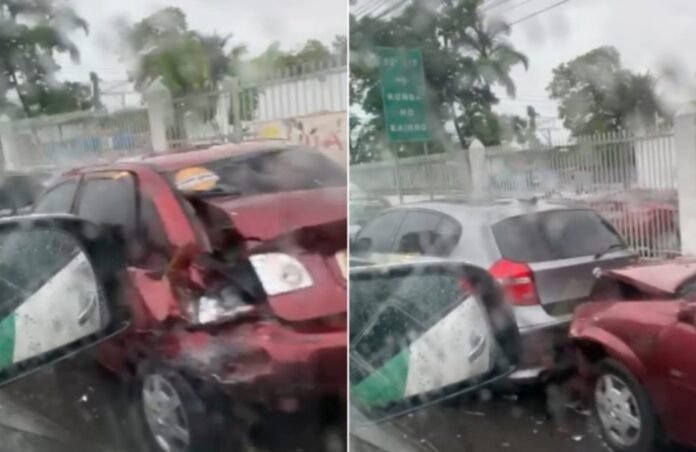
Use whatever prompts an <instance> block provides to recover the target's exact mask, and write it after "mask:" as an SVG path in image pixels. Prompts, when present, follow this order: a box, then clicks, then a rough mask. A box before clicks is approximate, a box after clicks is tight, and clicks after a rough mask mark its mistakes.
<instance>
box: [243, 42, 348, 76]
mask: <svg viewBox="0 0 696 452" xmlns="http://www.w3.org/2000/svg"><path fill="white" fill-rule="evenodd" d="M347 52H348V49H347V39H346V37H345V36H336V37H335V38H334V41H333V42H332V43H331V46H330V47H329V46H327V45H325V44H324V43H323V42H321V41H319V40H316V39H310V40H308V41H307V42H305V44H304V45H303V46H302V48H300V49H299V50H297V51H292V50H283V49H282V46H281V43H280V42H277V41H276V42H274V43H272V44H271V45H270V46H268V48H267V49H266V50H265V51H264V52H263V53H261V54H260V55H258V56H256V57H255V58H252V59H251V60H250V61H249V62H248V64H246V65H245V70H246V71H247V73H248V74H249V76H251V77H260V78H263V77H268V76H277V75H282V74H287V75H294V74H299V73H304V72H309V71H312V70H314V69H317V68H321V67H324V66H326V65H327V64H337V65H338V64H339V63H340V62H345V61H346V59H347Z"/></svg>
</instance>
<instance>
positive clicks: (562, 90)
mask: <svg viewBox="0 0 696 452" xmlns="http://www.w3.org/2000/svg"><path fill="white" fill-rule="evenodd" d="M547 90H548V92H549V94H550V97H551V98H552V99H555V100H557V101H558V103H559V107H558V113H559V116H560V117H561V118H562V119H563V125H564V126H565V127H566V128H567V129H569V130H570V131H571V132H572V134H573V135H575V136H578V135H586V134H594V133H606V132H616V131H620V130H630V129H636V128H638V129H640V128H650V127H653V126H655V125H657V124H658V123H660V122H662V121H664V120H665V118H666V114H665V109H664V107H663V106H662V105H661V103H660V100H659V99H658V97H657V95H656V93H655V79H654V77H653V76H652V75H651V74H649V73H634V72H631V71H630V70H628V69H625V68H624V67H623V66H622V64H621V56H620V55H619V52H618V51H617V50H616V49H615V48H614V47H599V48H596V49H594V50H591V51H589V52H587V53H586V54H584V55H580V56H579V57H576V58H574V59H572V60H570V61H568V62H566V63H562V64H561V65H559V66H558V67H556V68H555V69H554V70H553V79H552V80H551V83H550V84H549V86H548V88H547Z"/></svg>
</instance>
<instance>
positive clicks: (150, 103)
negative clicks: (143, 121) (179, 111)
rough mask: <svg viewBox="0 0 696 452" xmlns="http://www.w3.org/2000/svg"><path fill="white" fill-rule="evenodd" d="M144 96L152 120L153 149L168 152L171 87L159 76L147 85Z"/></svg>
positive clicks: (148, 114) (150, 120)
mask: <svg viewBox="0 0 696 452" xmlns="http://www.w3.org/2000/svg"><path fill="white" fill-rule="evenodd" d="M144 97H145V103H146V104H147V117H148V120H149V122H150V139H151V141H152V150H153V151H155V152H156V153H162V152H167V150H168V149H169V142H168V140H167V118H168V116H169V114H170V112H171V108H172V106H171V102H170V96H169V89H167V87H166V86H165V85H164V83H162V80H161V79H159V78H158V79H157V80H155V81H154V82H152V83H151V84H150V86H148V87H147V89H146V90H145V96H144Z"/></svg>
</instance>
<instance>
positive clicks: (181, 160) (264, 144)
mask: <svg viewBox="0 0 696 452" xmlns="http://www.w3.org/2000/svg"><path fill="white" fill-rule="evenodd" d="M295 146H296V145H294V146H293V145H289V144H287V143H285V142H282V141H253V142H244V143H230V144H222V145H217V146H211V147H209V148H207V149H201V150H194V151H185V152H177V153H172V154H163V155H156V156H152V157H146V158H144V159H142V160H140V162H142V163H146V164H148V165H154V166H156V167H157V168H159V169H161V170H164V171H169V170H176V169H179V168H185V167H187V166H194V165H200V164H202V163H206V162H209V161H211V160H217V159H223V158H226V157H234V156H241V155H245V154H252V153H255V152H259V151H270V150H274V149H283V148H287V149H290V148H292V147H295Z"/></svg>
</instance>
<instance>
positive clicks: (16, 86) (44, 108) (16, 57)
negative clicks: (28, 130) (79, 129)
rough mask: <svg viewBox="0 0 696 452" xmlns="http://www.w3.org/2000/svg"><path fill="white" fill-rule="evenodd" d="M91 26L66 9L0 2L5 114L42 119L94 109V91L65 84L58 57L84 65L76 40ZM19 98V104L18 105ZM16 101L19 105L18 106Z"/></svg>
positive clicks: (0, 84) (45, 2) (36, 1)
mask: <svg viewBox="0 0 696 452" xmlns="http://www.w3.org/2000/svg"><path fill="white" fill-rule="evenodd" d="M79 29H81V30H83V31H84V32H85V33H87V32H88V25H87V23H86V22H85V21H84V19H82V18H81V17H79V16H78V15H77V13H76V12H75V11H74V10H73V9H72V8H70V7H68V6H67V5H65V4H63V3H58V2H54V1H52V0H21V1H19V0H0V30H2V31H1V32H0V108H2V111H3V112H6V113H9V114H10V115H13V116H28V117H30V116H38V115H42V114H55V113H63V112H67V111H73V110H76V109H86V108H89V107H90V105H91V104H90V102H89V92H88V91H89V87H87V86H86V85H82V84H78V83H71V82H68V83H59V82H58V81H57V80H56V77H55V75H56V73H57V72H58V71H59V69H60V67H59V66H58V64H57V63H56V61H55V58H54V57H55V55H56V54H57V53H65V54H68V55H70V57H71V58H72V60H73V61H76V62H77V61H79V58H80V52H79V51H78V49H77V47H76V46H75V44H74V43H73V42H72V41H71V40H70V37H69V34H70V33H71V32H73V31H75V30H79ZM13 98H14V99H13ZM15 99H16V100H15Z"/></svg>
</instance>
